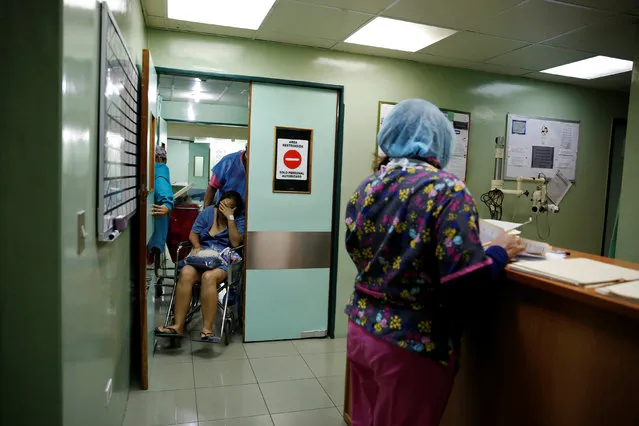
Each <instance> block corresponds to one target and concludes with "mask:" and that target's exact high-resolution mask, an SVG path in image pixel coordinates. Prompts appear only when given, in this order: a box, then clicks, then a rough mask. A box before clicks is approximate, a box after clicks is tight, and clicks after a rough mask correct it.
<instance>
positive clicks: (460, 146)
mask: <svg viewBox="0 0 639 426" xmlns="http://www.w3.org/2000/svg"><path fill="white" fill-rule="evenodd" d="M395 105H397V104H396V103H395V102H383V101H380V102H379V106H378V108H377V134H379V129H380V128H381V127H382V124H383V123H384V119H385V118H386V117H387V116H388V114H390V112H391V111H392V110H393V107H395ZM441 112H442V113H443V114H444V115H445V116H446V118H448V121H450V122H451V123H452V125H453V128H454V129H455V150H454V151H453V153H452V155H451V158H450V161H449V163H448V166H446V171H447V172H450V173H452V174H454V175H455V176H457V177H458V178H459V179H461V180H462V181H466V169H467V167H468V142H469V139H470V113H469V112H463V111H455V110H450V109H441ZM375 147H376V149H377V155H380V156H381V155H384V153H383V152H382V150H381V149H380V148H379V146H378V145H377V140H376V141H375Z"/></svg>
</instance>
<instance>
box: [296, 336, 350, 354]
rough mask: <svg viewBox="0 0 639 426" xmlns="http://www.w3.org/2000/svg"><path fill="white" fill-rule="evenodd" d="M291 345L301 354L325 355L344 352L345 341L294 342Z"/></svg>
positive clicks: (313, 340)
mask: <svg viewBox="0 0 639 426" xmlns="http://www.w3.org/2000/svg"><path fill="white" fill-rule="evenodd" d="M293 344H294V345H295V347H296V348H297V350H298V351H299V353H301V354H326V353H331V352H345V351H346V339H307V340H295V341H293Z"/></svg>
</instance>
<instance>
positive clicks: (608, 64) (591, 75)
mask: <svg viewBox="0 0 639 426" xmlns="http://www.w3.org/2000/svg"><path fill="white" fill-rule="evenodd" d="M628 71H632V61H626V60H624V59H617V58H611V57H608V56H595V57H593V58H588V59H584V60H581V61H577V62H572V63H570V64H566V65H561V66H558V67H554V68H549V69H547V70H543V71H541V72H543V73H545V74H553V75H561V76H564V77H573V78H580V79H583V80H593V79H595V78H601V77H607V76H609V75H615V74H621V73H624V72H628Z"/></svg>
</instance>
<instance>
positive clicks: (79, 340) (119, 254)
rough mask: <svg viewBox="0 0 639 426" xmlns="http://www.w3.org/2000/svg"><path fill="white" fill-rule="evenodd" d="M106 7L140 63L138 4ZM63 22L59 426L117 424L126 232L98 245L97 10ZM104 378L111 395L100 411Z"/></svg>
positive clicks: (123, 374) (125, 335) (70, 8)
mask: <svg viewBox="0 0 639 426" xmlns="http://www.w3.org/2000/svg"><path fill="white" fill-rule="evenodd" d="M71 4H72V5H71ZM109 4H111V5H113V8H112V10H114V15H115V17H116V20H117V22H118V25H119V26H120V29H121V31H122V32H123V34H124V37H125V40H126V42H127V44H128V47H129V51H130V52H131V54H132V55H133V59H134V61H135V62H136V63H138V64H140V63H141V56H142V48H143V47H144V46H145V45H146V33H145V30H144V20H143V17H142V12H141V8H140V3H139V1H138V0H126V1H118V0H115V1H109ZM116 7H118V9H115V8H116ZM32 16H34V15H32ZM62 18H63V19H62V24H63V29H64V30H63V39H62V42H63V75H64V87H65V93H64V95H63V96H62V113H63V116H62V163H61V165H62V168H61V174H60V175H59V176H61V183H62V189H61V197H60V199H61V201H62V216H61V218H60V222H59V228H60V229H61V239H60V240H59V241H60V248H59V251H58V253H59V254H60V255H61V257H62V280H61V282H62V321H61V326H62V347H63V349H62V367H63V369H62V371H63V415H64V425H65V426H86V425H96V426H98V425H105V426H106V425H109V426H110V425H120V424H121V423H122V419H123V415H124V409H125V404H126V401H127V397H128V392H129V374H130V372H129V365H130V347H131V343H130V334H131V332H130V328H131V276H132V270H131V260H130V257H131V254H130V246H131V231H127V232H124V233H123V234H122V235H121V236H120V237H119V238H118V239H117V240H116V241H115V242H113V243H110V244H99V243H97V242H96V229H95V226H96V182H97V160H96V159H97V155H98V154H97V146H98V140H97V138H98V133H97V119H98V110H97V106H98V70H99V64H98V53H99V52H98V46H99V26H100V17H99V9H98V3H97V2H94V1H85V2H84V3H83V2H79V1H73V2H69V3H68V5H67V6H65V7H64V9H63V14H62ZM31 28H33V26H31ZM40 70H42V67H40ZM45 74H46V73H45ZM41 75H42V73H41ZM34 81H35V80H34ZM58 85H59V82H58ZM38 127H39V128H40V129H41V130H42V129H43V128H44V127H43V126H38ZM81 210H85V211H86V223H87V231H88V238H87V241H86V249H85V251H84V252H83V253H82V254H81V255H78V254H76V238H77V234H76V212H78V211H81ZM40 270H42V269H40ZM59 326H60V322H59V321H58V322H55V323H51V324H50V323H49V321H48V319H47V318H46V317H42V318H41V320H40V324H39V328H40V329H41V330H42V331H44V330H46V332H45V333H42V332H39V333H30V334H31V335H32V337H33V338H36V334H37V335H38V338H39V336H40V335H41V334H47V333H49V332H50V331H51V330H54V331H55V330H56V329H57V328H58V327H59ZM34 331H36V330H34ZM109 378H112V379H113V396H112V398H111V402H110V405H109V406H108V407H105V402H106V401H105V392H104V389H105V386H106V383H107V380H108V379H109ZM42 424H48V423H46V422H44V423H42Z"/></svg>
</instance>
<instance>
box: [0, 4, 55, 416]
mask: <svg viewBox="0 0 639 426" xmlns="http://www.w3.org/2000/svg"><path fill="white" fill-rule="evenodd" d="M61 3H62V2H61V0H57V1H55V0H53V1H47V2H42V1H41V0H22V1H19V2H8V3H6V4H4V3H3V5H2V7H3V10H2V13H0V39H1V40H2V44H3V48H5V49H8V58H7V54H6V53H5V54H4V55H3V61H2V67H1V68H2V71H1V73H2V81H4V84H5V85H6V86H5V88H4V94H3V99H2V112H1V113H0V116H1V117H2V118H0V123H1V124H2V125H1V126H0V127H1V128H2V137H3V144H2V152H1V153H0V158H1V159H2V166H3V167H2V174H3V176H4V183H3V185H2V192H3V194H2V208H1V209H0V234H1V235H2V250H0V252H1V254H0V268H1V270H2V278H0V327H2V331H1V338H2V343H0V360H1V362H0V395H1V397H0V424H2V425H13V426H22V425H25V426H26V425H51V426H59V425H62V392H61V389H62V362H61V357H62V345H61V343H62V340H61V331H62V330H61V328H60V316H61V304H60V243H59V242H60V193H61V186H60V173H61V170H60V168H61V163H60V135H61V118H60V117H61V111H60V92H61V86H60V81H61V80H62V56H61V51H62V46H61V37H62V9H61ZM36 10H37V13H34V11H36ZM34 29H37V31H34ZM3 52H7V51H6V50H3ZM25 52H28V53H25ZM43 70H46V72H45V73H43V72H42V71H43ZM34 111H38V114H37V115H36V114H34ZM28 247H31V248H34V249H36V250H37V251H39V252H41V253H46V255H44V256H37V259H36V260H33V261H27V260H25V257H24V255H25V253H27V252H28Z"/></svg>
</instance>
